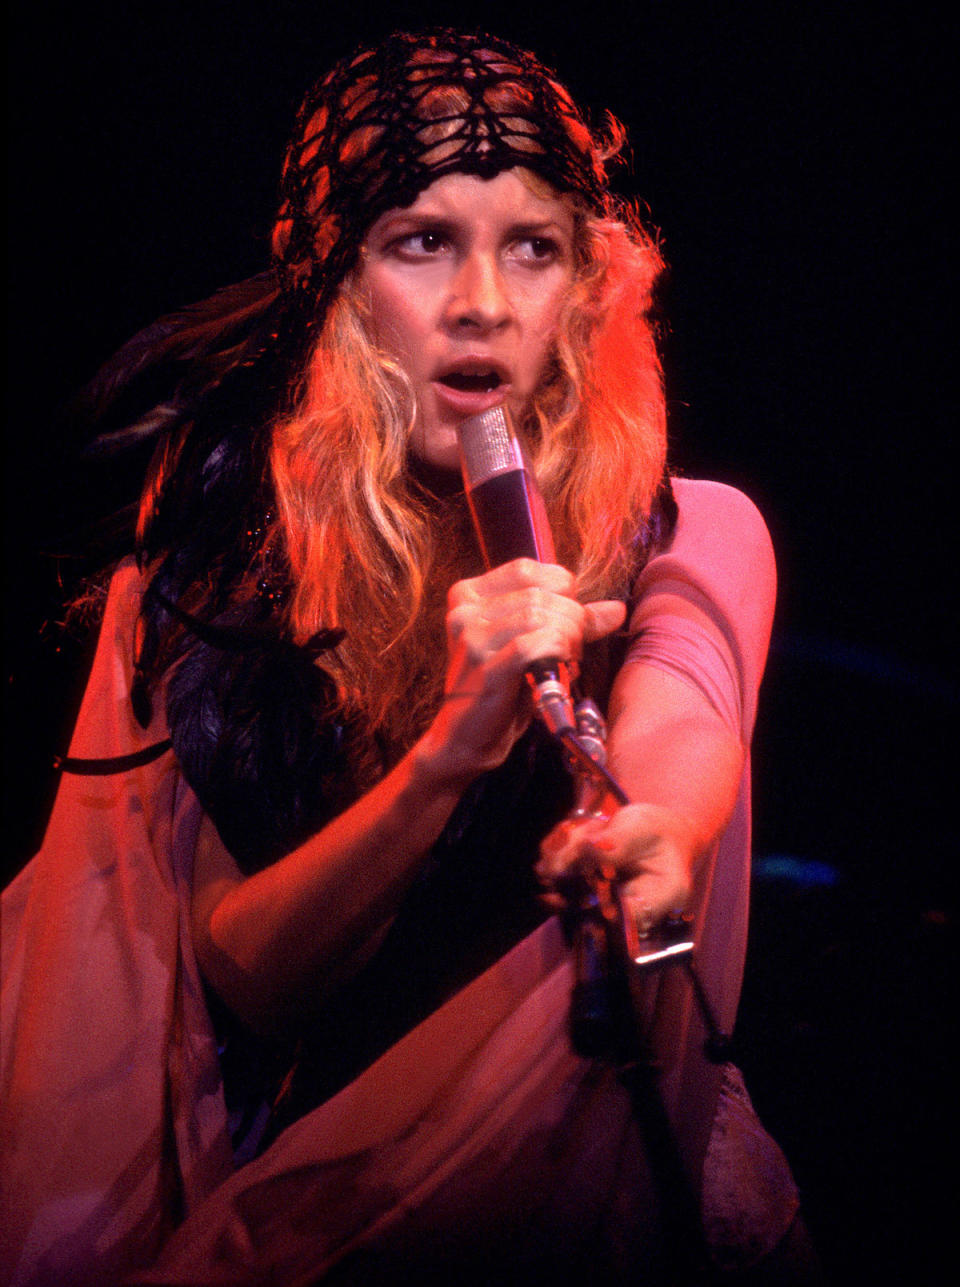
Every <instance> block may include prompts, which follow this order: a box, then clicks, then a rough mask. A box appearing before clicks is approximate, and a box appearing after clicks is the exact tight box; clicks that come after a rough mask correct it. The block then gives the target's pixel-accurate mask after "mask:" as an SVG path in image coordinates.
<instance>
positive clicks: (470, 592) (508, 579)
mask: <svg viewBox="0 0 960 1287" xmlns="http://www.w3.org/2000/svg"><path fill="white" fill-rule="evenodd" d="M528 587H539V588H540V589H543V590H549V591H551V592H552V593H554V594H561V595H566V596H567V597H572V596H573V593H574V588H575V578H574V576H573V573H572V572H568V571H567V569H566V568H563V567H560V565H559V564H558V563H538V562H537V560H536V559H513V560H511V562H509V563H502V564H501V565H500V566H499V567H496V568H491V570H490V571H489V572H485V573H484V574H483V575H482V576H478V577H469V578H467V579H466V580H464V581H457V582H455V583H454V584H453V585H452V586H451V587H450V592H449V601H450V605H451V606H454V605H456V604H458V603H463V602H476V601H477V600H479V599H484V598H488V597H489V596H491V595H498V594H504V593H507V592H509V591H511V590H523V589H526V588H528Z"/></svg>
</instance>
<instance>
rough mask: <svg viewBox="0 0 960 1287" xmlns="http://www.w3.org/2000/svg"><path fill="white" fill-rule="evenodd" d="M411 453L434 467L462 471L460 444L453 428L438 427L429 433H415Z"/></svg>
mask: <svg viewBox="0 0 960 1287" xmlns="http://www.w3.org/2000/svg"><path fill="white" fill-rule="evenodd" d="M410 451H411V454H412V455H414V456H416V458H417V459H418V460H419V461H421V462H422V463H423V464H424V465H429V466H430V467H431V468H432V469H441V470H449V471H451V472H456V473H458V474H459V472H460V445H459V442H458V441H457V431H456V429H453V428H437V429H433V430H431V431H430V432H428V433H423V432H422V431H421V432H420V433H415V434H414V436H413V439H412V440H411V443H410Z"/></svg>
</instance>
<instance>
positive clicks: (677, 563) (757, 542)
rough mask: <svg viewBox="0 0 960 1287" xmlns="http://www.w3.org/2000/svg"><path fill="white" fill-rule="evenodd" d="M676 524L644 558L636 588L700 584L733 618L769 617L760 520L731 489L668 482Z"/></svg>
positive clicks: (773, 579) (766, 546)
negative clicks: (669, 582)
mask: <svg viewBox="0 0 960 1287" xmlns="http://www.w3.org/2000/svg"><path fill="white" fill-rule="evenodd" d="M673 488H674V495H675V497H676V501H677V523H676V526H675V528H674V532H673V536H672V538H671V540H670V542H669V544H668V545H667V546H666V547H665V548H664V549H663V550H662V551H660V552H659V553H658V554H656V555H654V557H653V558H652V559H651V560H650V562H649V563H648V565H647V568H646V569H645V572H644V575H643V576H642V577H641V587H640V588H641V590H642V589H643V588H644V586H650V585H651V584H652V583H654V582H656V581H657V580H658V579H659V578H662V577H671V578H673V577H677V576H680V577H681V578H682V579H684V580H686V581H688V582H690V583H692V584H696V585H698V586H700V587H701V588H703V589H704V590H706V591H707V593H708V594H709V596H710V597H711V598H714V599H717V600H719V601H720V603H721V604H722V605H723V606H724V607H725V608H727V609H728V610H729V611H730V612H731V613H732V614H733V616H734V617H739V616H741V615H743V614H746V615H747V616H748V617H755V618H759V619H763V618H767V619H768V620H767V629H769V617H770V616H772V613H773V604H774V599H775V598H776V587H777V569H776V560H775V558H774V552H773V543H772V541H771V540H770V533H769V531H768V530H767V525H766V523H765V522H764V519H763V516H762V515H761V513H760V511H759V510H758V509H757V507H756V505H755V504H754V503H753V501H752V500H750V498H749V497H748V496H746V495H744V493H743V492H741V491H738V490H737V488H735V487H729V486H728V485H727V484H726V483H715V482H710V481H705V480H701V479H690V478H677V479H674V481H673Z"/></svg>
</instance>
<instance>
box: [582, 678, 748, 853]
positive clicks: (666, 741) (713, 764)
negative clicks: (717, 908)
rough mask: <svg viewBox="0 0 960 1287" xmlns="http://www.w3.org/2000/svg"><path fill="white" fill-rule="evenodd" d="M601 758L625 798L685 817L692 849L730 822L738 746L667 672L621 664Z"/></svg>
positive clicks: (714, 716)
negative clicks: (692, 835)
mask: <svg viewBox="0 0 960 1287" xmlns="http://www.w3.org/2000/svg"><path fill="white" fill-rule="evenodd" d="M608 756H609V763H610V768H611V771H612V772H613V774H614V776H615V777H616V778H617V780H618V781H619V782H620V784H621V786H623V788H624V790H625V791H626V793H627V795H628V796H629V797H630V799H631V800H634V801H637V802H638V803H644V804H651V805H657V806H660V807H663V808H666V809H670V810H673V811H674V812H676V813H677V814H678V815H680V816H681V817H683V818H685V819H686V820H687V821H688V823H689V824H690V825H691V827H692V828H693V829H694V831H695V832H696V835H697V838H698V849H701V850H702V849H705V848H706V847H707V846H709V844H710V843H711V842H712V841H713V840H714V839H715V837H716V836H717V835H718V834H719V832H720V831H722V829H723V828H724V826H725V825H726V824H727V822H728V821H729V818H730V814H731V811H732V809H733V805H734V803H735V800H736V793H737V787H738V784H739V780H740V770H741V767H742V764H743V749H742V747H741V746H740V743H739V742H738V741H737V739H736V738H735V737H734V735H733V734H732V732H731V731H730V730H729V728H728V727H727V726H726V724H725V723H724V722H723V721H722V720H721V719H720V717H719V715H717V714H716V712H714V711H713V710H712V708H711V707H709V705H708V704H707V703H706V701H705V699H703V698H702V697H701V696H700V695H699V694H698V693H696V692H695V691H694V690H692V689H688V688H687V687H686V686H685V685H684V684H683V683H682V682H681V681H680V680H678V679H675V678H674V677H673V676H672V675H670V674H668V673H666V672H664V671H660V670H657V669H656V668H655V667H652V666H646V665H633V666H631V665H627V666H626V667H625V668H624V670H623V671H622V672H621V674H620V676H619V677H618V680H617V684H616V687H615V689H614V693H613V696H612V699H611V706H610V738H609V744H608Z"/></svg>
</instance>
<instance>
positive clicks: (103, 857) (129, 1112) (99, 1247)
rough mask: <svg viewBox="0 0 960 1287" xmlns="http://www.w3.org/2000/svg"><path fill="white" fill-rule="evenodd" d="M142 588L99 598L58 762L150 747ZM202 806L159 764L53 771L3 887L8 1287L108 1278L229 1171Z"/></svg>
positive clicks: (155, 729)
mask: <svg viewBox="0 0 960 1287" xmlns="http://www.w3.org/2000/svg"><path fill="white" fill-rule="evenodd" d="M139 604H140V578H139V576H138V574H137V570H136V568H135V567H134V566H133V564H132V562H129V563H125V564H123V565H122V566H121V567H120V569H119V570H118V571H117V573H116V575H115V576H114V579H113V582H112V584H111V587H110V595H109V599H108V602H107V608H106V613H105V616H104V620H103V626H102V628H101V631H100V639H99V643H98V646H97V652H96V657H95V659H94V662H93V669H92V671H91V674H90V679H89V681H88V683H87V687H86V692H85V694H84V699H83V704H82V706H81V709H80V715H79V717H78V719H77V725H76V728H75V730H74V735H73V739H72V741H71V744H70V753H71V755H72V756H75V757H77V758H84V759H86V758H89V759H95V758H109V757H113V756H117V755H126V754H129V753H131V752H135V751H140V750H144V749H146V748H147V747H149V746H151V745H152V744H154V743H157V742H159V741H161V740H162V739H163V738H165V736H166V732H167V730H166V727H165V725H164V721H163V717H162V715H161V714H160V713H159V712H158V714H157V716H156V718H155V720H154V722H153V724H152V725H151V726H150V728H147V729H142V728H140V727H139V725H138V724H137V722H136V720H135V719H134V717H133V712H132V710H131V706H130V680H131V677H132V653H133V647H132V641H133V631H134V623H135V621H136V616H137V611H138V608H139ZM200 818H201V811H200V806H199V804H198V802H197V800H196V797H195V796H194V795H193V793H192V791H190V789H189V788H188V787H187V786H186V784H185V782H184V780H183V778H182V776H181V775H180V772H179V770H178V768H177V764H176V761H175V760H174V757H173V755H172V753H171V752H169V751H168V752H167V753H166V754H164V755H162V756H160V757H159V758H157V759H153V760H151V761H150V762H149V763H147V764H145V765H142V766H140V767H138V768H134V769H129V770H127V771H126V772H123V773H114V774H110V775H108V776H103V777H79V776H73V775H70V774H64V776H63V778H62V780H61V782H60V786H59V790H58V792H57V798H56V802H55V804H54V809H53V813H52V815H51V818H50V823H49V825H48V827H47V833H46V836H45V837H44V842H43V845H42V847H41V849H40V852H39V853H38V854H37V856H36V857H35V858H34V859H33V860H32V861H31V863H30V864H29V865H28V866H27V867H26V868H25V869H24V871H23V872H21V874H20V876H18V877H17V879H16V880H15V881H14V882H13V883H12V884H11V885H10V886H9V887H8V888H7V889H6V890H4V892H3V900H2V915H3V954H2V966H3V969H2V1007H0V1019H2V1059H0V1085H2V1094H0V1149H2V1154H3V1158H2V1162H3V1172H4V1180H5V1184H4V1186H3V1191H2V1200H0V1263H6V1264H9V1265H12V1266H16V1276H15V1278H14V1279H13V1281H14V1282H16V1283H24V1284H27V1283H48V1282H49V1283H54V1282H56V1283H66V1282H69V1283H71V1284H74V1287H86V1285H87V1284H94V1283H103V1282H108V1281H109V1282H119V1281H120V1279H121V1278H122V1277H123V1276H124V1273H125V1272H126V1271H127V1270H128V1269H130V1268H131V1267H133V1266H135V1265H138V1264H142V1263H144V1261H145V1260H149V1259H151V1258H152V1256H153V1255H155V1254H156V1251H157V1249H158V1247H159V1245H160V1243H161V1242H162V1240H163V1238H164V1236H165V1235H166V1233H167V1232H168V1224H169V1213H170V1209H171V1197H172V1193H173V1191H174V1189H176V1190H177V1191H178V1193H179V1199H180V1200H181V1201H182V1202H183V1203H184V1205H185V1206H186V1207H187V1209H188V1210H189V1209H190V1208H191V1207H192V1206H193V1205H195V1203H196V1202H198V1201H199V1200H200V1199H201V1198H202V1197H204V1196H205V1195H206V1194H207V1193H208V1192H209V1191H210V1189H211V1188H212V1187H214V1186H215V1185H216V1184H217V1183H219V1182H220V1181H221V1180H222V1179H223V1178H224V1177H225V1175H227V1174H228V1173H229V1171H230V1169H231V1159H230V1153H229V1145H228V1141H227V1135H226V1113H225V1109H224V1104H223V1095H222V1091H221V1086H220V1078H219V1067H218V1063H217V1054H216V1047H215V1043H214V1036H213V1031H212V1028H211V1026H210V1022H209V1019H208V1017H207V1012H206V1007H205V1004H204V998H203V989H202V986H201V982H200V976H199V973H198V970H197V966H196V962H195V960H194V956H193V948H192V942H191V939H190V926H189V901H190V881H191V873H192V866H193V851H194V845H195V842H196V835H197V830H198V827H199V825H200Z"/></svg>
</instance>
